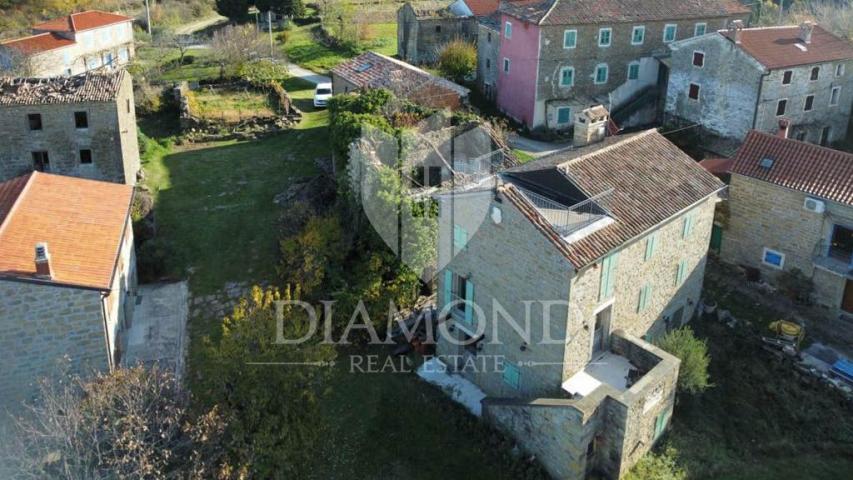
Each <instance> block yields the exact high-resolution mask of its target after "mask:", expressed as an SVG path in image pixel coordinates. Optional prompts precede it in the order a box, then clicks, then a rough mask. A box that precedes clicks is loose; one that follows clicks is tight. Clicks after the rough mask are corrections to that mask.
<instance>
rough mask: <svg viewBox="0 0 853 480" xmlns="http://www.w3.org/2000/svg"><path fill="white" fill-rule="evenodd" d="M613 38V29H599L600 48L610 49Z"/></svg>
mask: <svg viewBox="0 0 853 480" xmlns="http://www.w3.org/2000/svg"><path fill="white" fill-rule="evenodd" d="M612 36H613V29H611V28H599V29H598V46H599V47H609V46H610V38H611V37H612Z"/></svg>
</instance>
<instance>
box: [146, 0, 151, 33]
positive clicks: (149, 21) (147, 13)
mask: <svg viewBox="0 0 853 480" xmlns="http://www.w3.org/2000/svg"><path fill="white" fill-rule="evenodd" d="M145 26H146V27H148V36H149V37H150V36H151V8H149V7H148V0H145Z"/></svg>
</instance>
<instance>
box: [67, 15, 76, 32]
mask: <svg viewBox="0 0 853 480" xmlns="http://www.w3.org/2000/svg"><path fill="white" fill-rule="evenodd" d="M77 13H78V12H73V13H71V15H68V22H69V23H70V24H71V31H72V32H76V31H77V25H75V24H74V15H77Z"/></svg>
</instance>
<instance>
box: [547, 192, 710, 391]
mask: <svg viewBox="0 0 853 480" xmlns="http://www.w3.org/2000/svg"><path fill="white" fill-rule="evenodd" d="M715 202H716V196H714V197H711V198H708V199H706V200H704V201H702V202H701V203H699V204H698V205H696V206H694V207H693V208H692V209H689V210H688V211H685V212H682V213H681V214H680V215H677V216H675V217H673V218H672V219H670V220H669V221H668V222H666V223H664V224H662V225H660V226H659V227H658V228H657V229H655V230H653V231H651V232H649V234H647V235H644V236H642V237H640V238H638V239H636V240H633V241H632V242H629V243H628V244H626V245H624V246H623V247H622V248H621V249H619V250H618V253H617V257H616V270H615V272H616V279H615V282H614V287H613V296H612V297H611V298H609V299H599V288H600V283H601V262H599V263H596V264H594V265H592V266H590V267H587V268H586V269H584V270H582V271H579V272H578V273H577V274H576V275H575V276H574V278H573V279H572V285H571V298H570V302H571V310H570V312H571V316H570V318H569V327H568V328H569V330H568V334H567V337H568V341H567V345H566V353H565V363H564V367H563V379H564V380H565V379H568V378H569V377H571V376H572V375H574V374H575V373H577V372H578V371H580V370H581V369H582V368H583V367H584V365H586V364H587V363H588V362H589V361H590V359H591V353H592V332H593V330H594V325H595V320H596V313H597V312H599V311H601V310H603V309H605V308H610V309H611V315H610V318H611V320H610V330H611V331H615V330H618V329H621V330H624V331H625V332H627V333H628V334H630V335H633V336H636V337H647V338H650V337H654V336H657V335H659V334H661V333H662V332H664V331H665V329H666V328H667V325H669V326H671V327H677V326H679V325H681V324H682V323H684V322H687V321H689V320H690V319H691V318H692V317H693V312H694V310H695V308H696V306H697V305H698V304H699V298H700V296H701V294H702V283H703V279H704V273H705V263H706V261H707V252H708V244H709V242H710V239H711V227H712V225H713V220H714V207H715ZM688 216H690V217H692V218H693V229H692V232H691V233H690V235H689V236H688V237H687V238H682V233H683V230H684V222H685V218H686V217H688ZM652 235H655V236H656V240H655V242H656V246H655V249H654V253H653V255H652V256H651V258H650V259H648V260H646V258H645V257H646V242H647V241H648V239H649V238H650V237H651V236H652ZM681 261H685V262H686V264H687V274H686V277H685V279H684V281H683V282H682V283H680V284H677V283H676V273H677V271H678V265H679V263H680V262H681ZM645 285H649V286H650V287H651V295H650V297H649V299H648V301H647V305H646V307H645V309H643V310H642V311H638V310H639V309H638V307H639V298H640V290H641V289H642V288H643V287H644V286H645ZM679 311H681V312H682V313H681V318H680V319H677V318H675V316H677V314H678V312H679Z"/></svg>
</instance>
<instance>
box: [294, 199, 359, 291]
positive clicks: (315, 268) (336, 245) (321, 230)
mask: <svg viewBox="0 0 853 480" xmlns="http://www.w3.org/2000/svg"><path fill="white" fill-rule="evenodd" d="M280 245H281V256H282V258H281V264H280V265H279V268H278V271H279V275H281V277H282V279H283V280H284V282H285V283H287V284H290V285H294V286H295V285H299V286H300V288H301V289H302V292H303V293H304V294H305V295H307V296H310V295H312V294H313V293H315V292H316V291H317V290H318V289H319V288H320V286H321V285H322V284H323V281H324V280H325V279H326V276H327V274H328V270H329V269H330V268H334V267H335V266H339V265H340V264H341V262H342V261H343V259H344V257H345V255H346V252H345V250H344V248H343V247H344V242H343V228H342V227H341V223H340V219H339V218H338V217H337V216H335V215H329V216H324V217H312V218H311V219H309V220H308V222H307V223H306V224H305V228H304V229H303V230H302V231H301V232H300V233H298V234H296V235H294V236H292V237H288V238H285V239H284V240H282V241H281V244H280Z"/></svg>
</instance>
